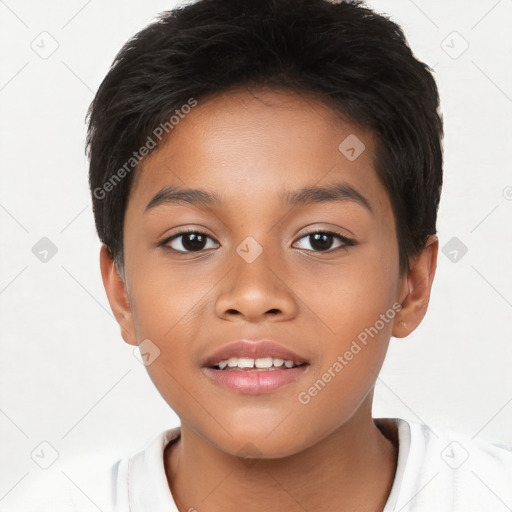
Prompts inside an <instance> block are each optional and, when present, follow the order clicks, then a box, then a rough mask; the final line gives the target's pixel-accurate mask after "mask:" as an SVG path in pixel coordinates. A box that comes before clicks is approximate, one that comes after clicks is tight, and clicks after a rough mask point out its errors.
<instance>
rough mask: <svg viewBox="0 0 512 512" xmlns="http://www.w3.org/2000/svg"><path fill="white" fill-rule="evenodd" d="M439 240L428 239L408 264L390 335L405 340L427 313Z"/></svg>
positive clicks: (433, 237) (430, 237) (434, 237)
mask: <svg viewBox="0 0 512 512" xmlns="http://www.w3.org/2000/svg"><path fill="white" fill-rule="evenodd" d="M438 249H439V240H438V239H437V236H435V235H431V236H429V237H428V239H427V242H426V243H425V247H424V248H423V250H422V251H421V253H420V254H419V255H418V256H416V257H414V258H413V259H412V261H411V262H410V269H409V271H407V272H406V273H405V274H404V276H403V278H402V283H401V285H400V303H401V304H402V309H401V310H400V312H399V313H398V314H397V315H396V316H395V318H394V321H393V331H392V335H393V336H394V337H395V338H405V337H406V336H408V335H409V334H411V332H412V331H414V329H416V327H418V325H419V324H420V322H421V321H422V320H423V317H424V316H425V313H426V312H427V307H428V302H429V300H430V290H431V289H432V282H433V281H434V275H435V273H436V266H437V252H438Z"/></svg>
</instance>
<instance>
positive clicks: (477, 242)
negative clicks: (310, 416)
mask: <svg viewBox="0 0 512 512" xmlns="http://www.w3.org/2000/svg"><path fill="white" fill-rule="evenodd" d="M174 5H175V2H172V1H171V2H168V1H163V0H151V1H147V2H140V1H139V2H135V1H133V0H131V1H127V0H110V1H108V2H106V1H102V2H100V1H99V0H90V1H88V2H87V1H84V0H68V1H67V2H63V1H58V0H51V1H50V0H48V1H44V2H35V1H24V0H5V2H4V1H1V2H0V23H1V32H0V34H1V36H0V37H1V41H0V43H1V44H0V62H1V63H2V64H1V70H0V73H1V74H0V108H1V112H0V120H1V121H0V122H1V125H0V129H1V160H0V163H1V189H0V225H1V229H2V244H1V254H2V265H1V267H0V315H1V317H0V321H1V324H0V325H1V331H0V340H1V354H0V365H1V367H0V368H1V370H0V400H1V402H0V443H1V444H0V461H1V463H0V510H1V511H4V510H5V511H7V510H14V511H18V510H20V511H21V510H28V507H29V503H31V502H32V501H38V500H39V499H40V496H41V494H42V493H43V487H44V486H46V485H49V484H51V485H53V484H54V483H55V482H58V481H59V480H62V479H65V478H69V479H72V480H73V481H74V482H75V483H77V484H78V485H79V484H80V481H81V478H82V477H83V472H84V471H86V470H88V469H90V468H91V467H95V465H98V466H99V465H101V464H110V462H112V461H114V460H115V459H116V458H117V457H119V456H120V455H123V454H127V453H131V452H133V451H135V450H138V449H139V448H141V447H143V446H144V445H145V443H146V442H147V441H148V440H149V439H150V438H152V437H153V436H154V435H155V434H156V433H158V432H160V431H161V430H164V429H166V428H170V427H174V426H177V425H178V419H177V417H176V415H175V414H174V413H173V412H172V411H171V410H170V409H169V407H168V405H167V404H166V403H165V402H164V401H163V399H162V398H161V397H160V395H159V394H158V391H157V390H156V389H155V388H154V387H153V384H152V383H151V381H150V379H149V377H148V376H147V374H146V371H145V368H144V367H143V366H142V365H141V364H140V363H139V362H138V361H137V360H136V359H135V357H134V356H133V353H132V350H133V347H131V346H128V345H126V344H125V343H124V342H123V341H122V338H121V336H120V333H119V328H118V325H117V324H116V322H115V320H114V318H113V315H112V313H111V311H110V308H109V305H108V302H107V298H106V295H105V292H104V289H103V286H102V283H101V276H100V272H99V265H98V262H99V258H98V254H99V247H100V244H99V241H98V239H97V236H96V233H95V229H94V224H93V215H92V210H91V202H90V197H89V190H88V184H87V172H88V163H87V160H86V158H85V154H84V137H85V122H84V118H85V113H86V110H87V107H88V106H89V103H90V102H91V100H92V98H93V95H94V92H95V91H96V89H97V87H98V86H99V84H100V82H101V80H102V79H103V77H104V76H105V74H106V72H107V70H108V68H109V66H110V64H111V62H112V60H113V58H114V56H115V54H116V53H117V51H118V50H119V49H120V48H121V46H122V44H123V43H124V42H125V41H126V40H127V39H128V38H129V37H130V36H132V35H133V34H134V33H135V32H137V31H138V30H140V29H141V28H142V27H143V26H145V25H146V24H147V23H148V22H150V21H151V20H152V19H153V17H154V16H155V15H156V14H157V13H159V12H161V11H163V10H167V9H170V8H172V7H173V6H174ZM368 5H369V6H370V7H372V8H374V9H376V10H377V11H379V12H383V13H387V14H389V15H390V16H391V18H392V19H394V20H395V21H397V22H398V23H399V24H400V25H401V26H402V28H403V29H404V32H405V34H406V36H407V38H408V41H409V43H410V46H411V47H412V49H413V51H414V53H415V55H416V56H417V57H418V58H419V59H420V60H423V61H424V62H426V63H427V64H429V65H430V66H432V67H434V70H435V76H436V80H437V82H438V86H439V90H440V95H441V103H442V112H443V115H444V120H445V132H446V135H445V140H444V147H445V178H444V189H443V195H442V201H441V208H440V211H439V224H438V227H439V237H440V245H441V247H444V246H445V244H446V243H447V242H448V241H449V240H450V239H451V238H452V237H457V238H458V239H459V240H460V241H461V242H462V243H463V244H465V246H467V248H468V251H467V254H465V255H464V256H462V257H460V256H459V259H458V261H457V262H452V261H451V260H450V259H449V258H448V257H447V256H445V255H444V254H443V253H442V252H440V254H439V261H438V269H437V275H436V279H435V282H434V287H433V292H432V298H431V303H430V308H429V312H428V313H427V316H426V318H425V320H424V321H423V323H422V324H421V325H420V327H419V328H418V329H417V330H416V331H415V332H414V333H413V334H412V335H411V336H409V337H408V338H406V339H401V340H397V339H393V340H392V343H391V347H390V351H389V353H388V356H387V360H386V362H385V365H384V369H383V371H382V373H381V375H380V379H379V381H378V383H377V388H376V399H375V410H374V414H375V416H399V417H403V418H405V419H409V420H413V421H422V422H425V423H427V424H429V425H434V426H437V427H440V428H446V429H454V430H458V431H461V432H465V433H467V434H469V435H471V436H477V437H480V438H482V439H486V440H489V441H493V442H497V443H502V444H506V445H509V446H512V429H511V428H510V425H511V420H512V378H511V373H510V367H511V363H512V321H511V320H512V270H511V269H512V265H511V263H512V258H511V254H512V236H511V235H512V200H511V199H512V188H511V187H512V172H511V166H510V154H511V149H512V144H511V141H512V123H511V122H510V121H511V117H512V76H511V75H512V68H511V66H510V65H509V64H510V55H511V54H512V40H511V38H510V20H511V19H512V2H511V1H510V0H500V1H497V0H482V1H471V2H468V1H462V0H457V1H451V2H445V1H442V0H436V1H433V0H429V1H426V0H421V1H420V0H416V1H414V2H413V1H411V0H400V1H397V0H393V1H391V0H373V1H370V2H368ZM43 31H46V32H47V33H48V34H50V35H51V36H48V35H46V34H45V35H42V36H40V33H41V32H43ZM454 31H456V32H458V34H460V35H457V34H453V32H454ZM41 38H46V39H45V42H44V45H45V48H46V49H47V50H48V48H51V45H52V44H57V43H58V48H57V50H56V51H55V52H54V53H53V54H52V55H51V56H49V57H48V58H46V59H43V58H41V57H40V56H39V55H38V54H37V53H36V52H35V51H34V49H33V48H32V47H31V44H32V46H36V45H39V47H41V46H42V44H43V43H41ZM51 38H53V39H54V40H55V41H56V42H57V43H52V40H51ZM462 38H463V39H462ZM464 40H465V41H467V43H468V44H469V47H468V49H467V50H466V51H465V52H464V53H462V54H461V55H460V56H458V58H454V56H457V55H458V53H460V51H461V50H462V49H463V48H464V46H463V45H464ZM33 41H34V42H33ZM443 41H444V42H443ZM39 51H42V50H39ZM450 53H451V55H450ZM507 187H508V188H507ZM42 237H48V238H49V239H50V240H51V241H52V242H53V243H54V244H55V245H56V247H57V249H58V252H57V254H56V255H55V256H54V257H53V258H51V259H50V261H48V262H47V263H43V262H41V261H40V260H39V259H37V258H36V257H35V255H34V254H33V253H32V247H33V246H34V245H35V244H36V243H37V242H38V241H39V240H40V239H41V238H42ZM43 441H45V442H47V443H50V445H51V446H52V447H53V449H54V450H56V452H58V454H59V456H58V458H57V460H56V462H55V463H54V464H52V465H51V466H50V467H49V469H46V470H44V469H42V468H40V467H39V466H38V465H37V464H36V462H35V461H34V460H33V459H32V458H31V453H32V452H33V451H34V450H36V453H40V454H41V453H44V457H43V456H41V457H40V458H39V461H42V462H44V460H42V459H44V458H46V459H47V462H48V460H49V459H48V458H49V457H50V458H51V454H52V449H51V448H49V447H48V446H47V445H43V446H42V447H41V446H39V445H40V443H41V442H43ZM41 450H42V451H41ZM35 458H36V457H35ZM84 461H87V463H84ZM65 475H67V476H65Z"/></svg>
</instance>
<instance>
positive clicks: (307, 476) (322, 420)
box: [100, 89, 438, 512]
mask: <svg viewBox="0 0 512 512" xmlns="http://www.w3.org/2000/svg"><path fill="white" fill-rule="evenodd" d="M350 134H355V135H356V136H357V137H358V138H359V139H360V140H361V141H363V143H364V144H365V146H366V149H365V150H364V151H363V153H362V154H361V155H360V156H359V157H358V158H357V159H355V160H354V161H350V160H349V159H347V158H346V157H345V155H344V154H342V153H341V152H340V151H339V150H338V146H339V144H340V143H341V142H342V141H343V140H344V139H345V138H346V137H347V136H348V135H350ZM374 147H375V140H374V138H373V136H372V134H371V133H370V132H369V131H367V130H365V129H364V128H361V127H359V126H355V125H354V124H351V123H348V122H346V121H343V120H341V119H340V117H339V115H337V114H335V113H334V112H333V111H332V110H331V109H329V108H328V107H327V106H325V105H323V104H322V103H321V102H320V101H319V100H317V99H315V98H314V97H311V96H307V95H298V94H295V93H293V92H290V91H278V90H265V89H258V90H257V91H256V92H255V91H253V92H252V93H249V92H247V91H244V90H232V91H229V92H225V93H223V94H221V95H218V96H215V97H213V98H211V99H209V100H208V101H206V102H204V101H203V102H199V105H198V106H196V107H195V108H194V109H192V111H191V112H190V113H189V114H188V115H187V116H185V117H184V119H182V120H180V122H179V124H178V125H177V126H175V128H174V130H173V131H172V132H171V135H170V137H169V138H168V139H167V140H166V141H165V143H164V144H162V145H161V146H160V147H159V148H158V149H157V150H155V151H154V152H153V153H152V154H151V155H149V156H148V157H147V158H146V159H145V160H144V161H143V163H142V168H141V169H138V170H137V173H138V174H137V175H136V176H137V179H136V180H135V182H134V184H133V187H132V190H131V194H130V197H129V202H128V207H127V211H126V215H125V220H124V233H123V235H124V249H125V260H124V276H120V275H119V274H118V273H117V271H116V269H115V267H114V265H113V262H112V259H111V258H110V256H109V254H108V252H107V250H106V248H105V247H104V246H103V247H102V250H101V254H100V263H101V272H102V277H103V282H104V286H105V290H106V293H107V296H108V300H109V302H110V305H111V308H112V311H113V313H114V315H115V317H116V319H117V321H118V323H119V325H120V328H121V334H122V337H123V339H124V340H125V341H126V342H127V343H129V344H131V345H137V344H138V343H140V342H141V341H142V340H144V339H150V340H151V341H152V342H153V343H154V344H155V345H157V346H158V348H159V349H160V356H159V357H158V358H157V359H155V360H154V362H153V363H152V364H150V365H149V366H148V367H147V370H148V372H149V375H150V377H151V379H152V380H153V382H154V383H155V385H156V387H157V389H158V390H159V392H160V393H161V395H162V396H163V398H164V399H165V400H166V401H167V403H168V404H169V406H170V407H172V409H173V410H174V411H175V412H176V413H177V414H178V416H179V417H180V419H181V437H180V439H179V440H178V441H177V442H175V443H174V444H171V445H169V446H168V447H167V448H166V450H165V454H164V455H165V457H164V459H165V460H164V463H165V470H166V474H167V479H168V482H169V487H170V489H171V491H172V494H173V497H174V499H175V501H176V503H177V504H178V507H179V510H180V511H187V510H190V509H192V510H194V509H196V510H205V511H212V512H217V511H221V510H222V511H223V512H229V511H240V510H244V511H248V512H251V511H258V512H262V511H274V510H276V509H277V507H279V509H282V508H283V507H284V509H285V510H290V511H304V510H308V511H314V510H315V511H317V510H321V511H327V510H329V511H330V510H337V511H353V510H358V511H380V510H382V507H383V506H384V504H385V503H386V500H387V497H388V495H389V492H390V489H391V485H392V482H393V479H394V474H395V470H396V458H397V445H396V438H395V437H394V436H396V432H388V433H387V434H386V436H385V435H383V433H382V432H381V430H380V429H379V428H377V426H376V424H375V423H374V421H373V419H372V416H371V406H372V398H373V389H374V385H375V381H376V378H377V374H378V372H379V370H380V368H381V365H382V363H383V360H384V357H385V354H386V350H387V348H388V344H389V340H390V337H391V336H395V337H398V338H401V337H405V336H407V335H408V334H409V333H410V332H412V331H413V330H414V329H415V328H416V327H417V325H418V324H419V323H420V322H421V320H422V318H423V316H424V315H425V312H426V309H427V305H428V301H429V297H430V290H431V286H432V281H433V278H434V273H435V268H436V259H437V251H438V241H437V238H436V237H435V236H431V237H430V238H429V239H428V241H427V243H426V246H425V248H424V250H423V251H422V252H421V253H420V254H419V255H417V256H415V257H414V258H413V259H412V260H411V261H410V270H409V271H407V272H404V273H402V274H401V273H400V272H399V265H398V242H397V238H396V231H395V219H394V216H393V212H392V209H391V204H390V201H389V197H388V195H387V193H386V191H385V189H384V187H383V186H382V184H381V182H380V181H379V179H378V176H377V174H376V172H375V169H374V164H373V162H374ZM339 181H343V182H345V183H348V184H350V186H352V187H353V188H354V189H356V190H357V191H359V192H360V193H361V194H362V195H363V196H364V197H365V198H366V199H367V201H368V203H369V205H370V207H371V210H372V211H369V210H368V209H366V208H364V207H363V206H361V205H360V204H359V203H357V202H355V201H350V200H344V201H328V202H322V203H316V204H310V205H306V206H295V207H293V208H290V207H285V206H283V205H282V204H281V203H280V202H279V197H278V194H279V193H280V192H281V191H294V190H298V189H300V188H302V187H305V186H320V185H329V184H332V183H335V182H339ZM168 185H180V186H182V187H186V188H201V189H204V190H207V191H209V192H216V193H217V194H218V195H219V196H220V197H221V198H222V203H221V205H219V206H215V207H211V208H201V207H198V206H193V205H189V204H186V203H180V204H164V205H160V206H158V207H155V208H154V209H151V210H149V211H148V212H146V213H144V210H145V208H146V205H147V204H148V203H149V201H150V200H151V199H152V198H153V196H154V195H155V194H156V193H157V192H158V191H159V190H160V189H161V188H163V187H165V186H168ZM184 228H193V229H197V231H199V232H202V233H205V234H206V235H208V236H209V237H210V238H209V239H207V240H208V241H207V242H206V243H205V245H204V249H203V250H202V251H200V252H188V253H177V252H172V250H170V249H167V250H165V249H164V248H163V247H159V246H158V244H159V242H162V241H163V240H165V239H166V238H168V237H170V236H171V235H173V234H177V233H179V232H180V231H182V230H183V229H184ZM317 228H321V229H322V230H324V231H327V232H332V231H334V232H339V233H341V234H343V235H344V236H347V237H349V238H352V239H354V240H355V241H356V244H355V245H353V246H343V244H342V242H340V241H339V240H338V239H337V238H333V239H332V242H331V245H330V246H329V245H328V244H327V251H328V252H326V250H324V251H323V252H322V250H321V248H322V247H321V246H320V250H319V249H318V247H319V246H318V244H316V245H315V242H314V240H312V239H311V237H308V236H305V235H306V234H308V233H310V232H312V231H313V230H315V229H317ZM248 236H251V237H253V238H254V239H255V240H256V241H257V242H258V243H259V244H260V246H261V248H262V249H263V252H262V253H261V255H260V256H259V257H258V258H256V259H255V260H254V261H253V262H252V263H247V262H246V261H245V260H244V259H242V258H241V257H240V256H239V254H238V253H237V252H236V248H237V247H238V246H239V244H240V243H241V242H242V241H243V240H244V239H245V238H246V237H248ZM185 239H186V237H181V238H178V239H175V240H174V241H173V242H169V243H168V247H173V248H174V249H175V250H181V251H184V250H185V249H186V248H187V247H190V245H188V246H187V245H185V244H186V240H185ZM189 240H190V239H189ZM314 249H317V250H314ZM393 304H401V305H402V309H401V311H400V312H399V313H397V314H396V315H395V316H394V318H392V320H390V321H389V322H388V323H386V324H385V326H384V328H382V329H381V330H380V331H379V333H378V335H376V336H375V337H374V338H372V339H370V341H369V342H368V344H367V345H366V346H364V348H363V349H362V350H361V351H360V352H359V353H358V354H357V355H355V356H354V357H353V359H352V360H351V361H349V362H348V364H347V365H346V366H344V367H343V369H342V371H340V372H338V373H337V374H336V376H335V377H334V378H332V380H331V381H330V382H329V383H328V384H327V385H326V386H325V388H323V389H322V390H321V391H320V392H319V393H318V394H317V395H316V396H314V397H312V398H311V400H310V401H309V403H307V404H302V403H300V402H299V400H298V398H297V397H298V394H299V393H300V392H304V391H307V390H308V388H310V387H311V386H312V384H314V383H315V382H316V381H317V380H318V379H320V378H321V377H322V375H323V374H324V373H325V372H326V371H327V370H328V368H329V367H332V366H333V363H334V362H335V361H336V360H337V357H338V356H339V355H343V354H344V353H345V352H346V351H347V350H348V349H349V348H350V346H351V343H352V341H353V340H355V339H356V338H357V336H358V334H359V333H361V332H362V331H364V329H365V328H368V327H370V326H373V325H375V323H376V321H377V320H378V319H379V315H381V314H384V313H385V312H386V311H387V310H389V309H390V308H392V306H393ZM246 337H252V338H256V339H271V340H275V341H277V342H278V343H280V344H282V345H284V346H285V347H287V348H290V349H291V350H293V351H295V352H297V353H298V354H300V355H302V356H303V357H304V358H306V359H307V361H308V362H309V367H308V369H307V372H306V373H304V374H303V375H302V376H301V377H299V378H298V379H297V380H295V381H293V382H291V383H289V384H287V385H285V386H284V387H281V388H280V389H278V390H277V391H274V392H273V393H270V394H265V395H244V394H240V393H237V392H234V391H231V390H228V389H225V388H223V387H221V386H220V385H218V384H217V383H216V382H213V381H212V380H210V379H209V378H208V377H207V376H206V375H205V374H204V372H203V370H202V368H201V363H202V361H203V360H204V357H205V356H206V355H207V354H211V353H212V352H213V351H215V350H217V349H218V348H220V347H221V346H223V345H226V344H227V343H229V342H231V341H234V340H238V339H241V338H246ZM248 443H251V445H252V448H253V449H254V450H256V453H257V454H258V455H257V456H256V458H255V459H254V460H253V463H252V464H248V463H247V461H246V460H245V459H243V458H242V457H240V456H239V452H240V451H241V450H242V452H243V450H244V449H247V446H248ZM244 447H245V448H244ZM244 453H245V452H244ZM255 497H256V499H255Z"/></svg>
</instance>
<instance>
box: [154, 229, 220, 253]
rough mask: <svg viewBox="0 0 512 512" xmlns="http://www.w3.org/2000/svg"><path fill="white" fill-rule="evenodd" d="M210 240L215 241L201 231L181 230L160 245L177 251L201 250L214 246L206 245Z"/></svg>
mask: <svg viewBox="0 0 512 512" xmlns="http://www.w3.org/2000/svg"><path fill="white" fill-rule="evenodd" d="M208 240H211V241H213V239H212V238H211V237H209V236H208V235H207V234H206V233H201V232H200V231H181V232H180V233H176V234H175V235H172V236H171V237H169V238H166V239H165V240H164V241H163V242H161V243H160V244H158V245H160V246H162V247H166V248H169V249H171V250H173V251H176V252H183V253H187V252H199V251H203V250H204V249H211V248H212V247H205V245H206V243H207V241H208Z"/></svg>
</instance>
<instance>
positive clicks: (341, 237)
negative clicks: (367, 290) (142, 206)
mask: <svg viewBox="0 0 512 512" xmlns="http://www.w3.org/2000/svg"><path fill="white" fill-rule="evenodd" d="M188 233H194V234H195V235H201V236H205V237H207V238H209V239H210V240H213V238H212V237H211V236H209V235H207V234H206V233H203V232H202V231H198V230H195V229H190V230H184V231H180V232H179V233H176V234H174V235H172V236H170V237H168V238H166V239H165V240H163V241H162V242H160V243H159V244H158V246H159V247H163V248H164V249H167V250H169V251H172V252H174V253H178V254H194V253H201V252H203V251H204V250H205V249H201V250H200V251H178V250H176V249H173V248H172V247H169V246H168V245H167V244H168V243H169V242H172V241H173V240H175V239H177V238H179V237H180V236H183V235H186V234H188ZM317 233H322V234H325V235H332V236H334V237H335V238H337V239H338V240H340V241H341V242H342V243H343V245H341V246H340V247H335V248H334V249H328V250H327V251H315V250H314V249H313V250H311V249H303V250H306V251H307V252H315V253H320V254H325V253H330V252H333V251H335V250H336V249H343V248H344V247H350V246H353V245H356V241H355V240H352V239H351V238H347V237H346V236H344V235H342V234H341V233H336V232H334V231H326V230H322V229H318V230H315V231H310V232H309V233H305V234H304V235H302V236H301V237H300V238H299V239H298V240H302V239H303V238H307V237H308V236H311V235H315V234H317Z"/></svg>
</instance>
